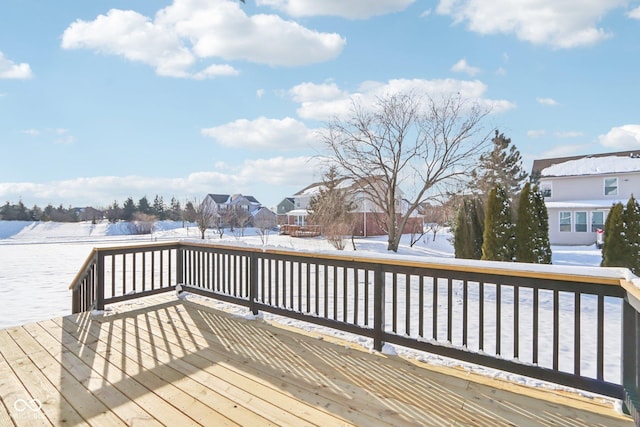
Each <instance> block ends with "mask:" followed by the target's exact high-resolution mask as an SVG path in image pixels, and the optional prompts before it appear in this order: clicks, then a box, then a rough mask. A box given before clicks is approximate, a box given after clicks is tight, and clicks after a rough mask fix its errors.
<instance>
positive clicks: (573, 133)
mask: <svg viewBox="0 0 640 427" xmlns="http://www.w3.org/2000/svg"><path fill="white" fill-rule="evenodd" d="M554 135H555V136H556V137H558V138H579V137H581V136H584V133H583V132H580V131H575V130H570V131H558V132H554Z"/></svg>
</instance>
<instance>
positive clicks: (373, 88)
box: [289, 79, 515, 120]
mask: <svg viewBox="0 0 640 427" xmlns="http://www.w3.org/2000/svg"><path fill="white" fill-rule="evenodd" d="M486 91H487V86H486V85H485V84H484V83H482V82H480V81H478V80H473V81H468V80H455V79H440V80H421V79H413V80H409V79H397V80H390V81H388V82H386V83H384V82H377V81H365V82H363V83H362V84H361V85H360V87H359V88H358V90H357V91H355V92H352V93H349V92H347V91H344V90H342V89H340V88H339V87H338V86H337V85H335V84H333V83H330V84H319V85H316V84H313V83H303V84H301V85H298V86H295V87H294V88H292V89H291V90H290V91H289V94H290V95H291V96H292V98H293V100H294V101H296V102H298V103H300V107H299V108H298V110H297V112H298V115H299V116H300V117H302V118H306V119H316V120H329V119H332V118H334V117H336V116H342V115H345V114H348V113H349V111H350V109H351V106H352V101H353V100H359V101H361V102H362V103H363V104H365V105H373V104H374V103H375V101H376V98H378V97H381V96H385V95H386V94H389V93H398V92H414V93H417V94H423V95H427V96H431V97H433V98H436V99H437V98H439V97H441V96H444V97H448V96H451V95H452V94H459V95H460V96H461V97H462V98H463V99H465V100H470V101H473V102H478V103H480V104H481V105H484V106H485V107H487V108H490V109H491V110H492V112H494V113H501V112H504V111H507V110H510V109H513V108H515V104H514V103H512V102H510V101H507V100H494V99H489V98H485V96H484V95H485V93H486Z"/></svg>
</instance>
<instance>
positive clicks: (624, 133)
mask: <svg viewBox="0 0 640 427" xmlns="http://www.w3.org/2000/svg"><path fill="white" fill-rule="evenodd" d="M599 140H600V143H601V144H602V145H604V146H605V147H607V148H613V149H616V150H635V149H639V148H640V125H624V126H618V127H614V128H611V130H610V131H609V132H608V133H607V134H605V135H600V136H599Z"/></svg>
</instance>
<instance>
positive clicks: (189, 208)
mask: <svg viewBox="0 0 640 427" xmlns="http://www.w3.org/2000/svg"><path fill="white" fill-rule="evenodd" d="M182 215H183V219H184V220H185V221H187V222H196V219H197V218H198V214H197V212H196V208H195V207H194V206H193V203H192V202H187V204H186V205H185V207H184V212H183V214H182Z"/></svg>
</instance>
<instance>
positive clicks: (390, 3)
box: [256, 0, 415, 19]
mask: <svg viewBox="0 0 640 427" xmlns="http://www.w3.org/2000/svg"><path fill="white" fill-rule="evenodd" d="M414 2H415V0H375V1H372V0H369V1H362V0H321V1H318V0H256V4H257V5H258V6H270V7H272V8H274V9H277V10H281V11H283V12H285V13H287V14H288V15H291V16H295V17H302V16H319V15H320V16H323V15H324V16H327V15H329V16H340V17H343V18H348V19H367V18H370V17H372V16H377V15H385V14H387V13H394V12H400V11H402V10H404V9H406V8H407V7H408V6H409V5H411V4H412V3H414Z"/></svg>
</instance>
